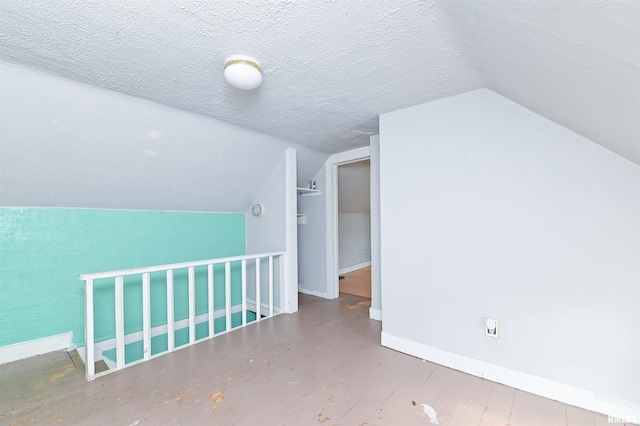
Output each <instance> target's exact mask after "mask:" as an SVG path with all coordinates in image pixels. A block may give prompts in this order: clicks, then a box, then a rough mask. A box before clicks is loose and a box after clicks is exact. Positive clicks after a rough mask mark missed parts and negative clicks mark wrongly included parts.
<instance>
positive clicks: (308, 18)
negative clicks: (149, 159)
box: [0, 0, 640, 163]
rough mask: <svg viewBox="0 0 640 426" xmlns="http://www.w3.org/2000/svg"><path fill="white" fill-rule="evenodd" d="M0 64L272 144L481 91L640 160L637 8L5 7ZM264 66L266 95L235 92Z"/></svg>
mask: <svg viewBox="0 0 640 426" xmlns="http://www.w3.org/2000/svg"><path fill="white" fill-rule="evenodd" d="M0 13H1V15H0V16H1V23H2V25H1V29H0V55H1V57H2V59H3V60H5V61H9V62H14V63H18V64H21V65H26V66H29V67H33V68H36V69H39V70H42V71H44V72H47V73H51V74H55V75H58V76H61V77H64V78H69V79H72V80H76V81H80V82H83V83H87V84H90V85H93V86H98V87H101V88H106V89H110V90H115V91H118V92H122V93H125V94H129V95H133V96H136V97H140V98H143V99H147V100H152V101H155V102H159V103H162V104H165V105H168V106H171V107H176V108H180V109H184V110H187V111H191V112H195V113H198V114H203V115H206V116H210V117H214V118H217V119H219V120H222V121H226V122H228V123H232V124H236V125H239V126H242V127H245V128H248V129H252V130H256V131H259V132H263V133H268V134H272V135H276V136H279V137H281V138H284V139H286V140H289V141H292V142H295V143H297V144H301V145H306V146H309V147H312V148H315V149H317V150H320V151H322V152H325V153H334V152H339V151H344V150H347V149H350V148H354V147H358V146H363V145H366V144H368V135H369V134H373V133H377V132H378V118H377V116H378V114H380V113H385V112H389V111H392V110H396V109H399V108H402V107H407V106H410V105H415V104H418V103H422V102H426V101H430V100H434V99H438V98H442V97H447V96H451V95H455V94H458V93H461V92H465V91H468V90H472V89H476V88H480V87H488V88H490V89H492V90H494V91H496V92H498V93H500V94H502V95H504V96H506V97H508V98H510V99H512V100H514V101H516V102H518V103H520V104H521V105H523V106H525V107H527V108H529V109H531V110H533V111H535V112H537V113H539V114H541V115H543V116H545V117H547V118H549V119H551V120H554V121H556V122H558V123H559V124H561V125H563V126H565V127H568V128H569V129H571V130H573V131H575V132H577V133H580V134H582V135H583V136H585V137H587V138H589V139H592V140H594V141H595V142H597V143H600V144H601V145H603V146H605V147H607V148H609V149H611V150H613V151H615V152H617V153H619V154H621V155H623V156H625V157H627V158H628V159H630V160H632V161H634V162H636V163H640V119H639V117H640V75H639V69H640V68H639V67H640V65H639V64H640V58H639V56H640V30H639V28H640V25H639V23H640V16H639V15H640V6H639V2H637V1H620V0H600V1H593V0H581V1H577V0H575V1H555V0H554V1H518V0H509V1H496V0H485V1H472V0H468V1H463V0H453V1H451V0H446V1H445V0H438V1H418V0H378V1H376V2H372V1H370V0H359V1H358V0H352V1H349V2H345V1H329V0H327V1H294V0H289V1H287V0H280V1H265V0H245V1H239V0H226V1H215V2H214V1H196V0H169V1H163V2H160V1H136V0H130V1H124V2H121V1H87V0H58V1H44V0H42V1H8V0H4V1H1V2H0ZM236 53H243V54H249V55H253V56H255V57H256V58H257V59H258V60H259V61H260V62H261V64H262V67H263V70H264V83H263V85H262V86H261V87H260V88H259V89H257V90H256V91H252V92H244V91H239V90H237V89H234V88H231V87H230V86H228V85H227V84H226V83H225V82H224V80H223V76H222V71H223V63H224V58H225V57H226V56H228V55H231V54H236Z"/></svg>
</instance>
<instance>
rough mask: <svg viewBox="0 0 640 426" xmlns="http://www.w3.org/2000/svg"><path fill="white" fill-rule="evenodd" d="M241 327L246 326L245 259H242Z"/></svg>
mask: <svg viewBox="0 0 640 426" xmlns="http://www.w3.org/2000/svg"><path fill="white" fill-rule="evenodd" d="M242 325H247V259H242Z"/></svg>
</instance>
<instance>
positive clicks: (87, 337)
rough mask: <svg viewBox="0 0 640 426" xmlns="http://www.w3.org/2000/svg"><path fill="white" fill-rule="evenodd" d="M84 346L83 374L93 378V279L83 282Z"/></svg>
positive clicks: (94, 370) (94, 368)
mask: <svg viewBox="0 0 640 426" xmlns="http://www.w3.org/2000/svg"><path fill="white" fill-rule="evenodd" d="M84 307H85V308H84V312H85V321H84V348H85V351H86V352H85V361H86V362H85V370H86V371H85V374H86V376H87V380H93V378H94V376H95V373H96V364H95V347H94V346H93V345H94V344H95V343H94V331H93V280H92V279H88V280H85V282H84Z"/></svg>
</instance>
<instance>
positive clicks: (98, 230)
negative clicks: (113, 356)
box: [0, 208, 246, 346]
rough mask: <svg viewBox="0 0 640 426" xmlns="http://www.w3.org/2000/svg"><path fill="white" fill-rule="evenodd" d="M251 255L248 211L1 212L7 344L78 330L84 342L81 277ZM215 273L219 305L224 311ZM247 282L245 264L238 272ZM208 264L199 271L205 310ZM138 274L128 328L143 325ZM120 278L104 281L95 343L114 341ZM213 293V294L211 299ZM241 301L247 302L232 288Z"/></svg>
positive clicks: (1, 338)
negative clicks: (116, 290)
mask: <svg viewBox="0 0 640 426" xmlns="http://www.w3.org/2000/svg"><path fill="white" fill-rule="evenodd" d="M245 253H246V229H245V215H244V214H240V213H238V214H225V213H185V212H160V211H124V210H123V211H120V210H91V209H64V208H60V209H55V208H2V209H0V346H5V345H9V344H14V343H19V342H25V341H29V340H33V339H38V338H42V337H47V336H52V335H56V334H61V333H66V332H69V331H72V332H73V341H74V343H75V344H76V345H77V346H82V345H84V286H83V283H82V282H81V281H79V280H78V275H79V274H82V273H91V272H101V271H109V270H116V269H124V268H134V267H140V266H150V265H158V264H166V263H176V262H186V261H192V260H201V259H211V258H217V257H226V256H236V255H242V254H245ZM222 274H223V271H222V270H221V269H220V268H217V269H216V274H215V278H216V283H217V284H218V283H219V284H220V285H216V290H215V292H214V294H215V296H216V303H215V305H216V306H215V308H216V309H220V308H222V307H223V303H224V302H223V297H224V294H223V289H224V287H223V285H222V284H223V275H222ZM163 275H164V274H153V275H152V292H151V293H152V304H153V305H155V306H156V307H155V308H154V309H153V310H152V325H158V324H162V323H163V321H165V322H166V309H165V308H164V306H163V305H162V304H163V303H166V287H165V283H164V276H163ZM232 275H233V277H234V280H235V281H238V280H237V278H238V276H239V266H238V265H235V266H234V267H233V274H232ZM206 280H207V279H206V267H205V268H198V269H197V272H196V294H197V295H198V296H199V299H200V302H199V303H198V304H197V307H196V311H197V313H198V314H200V313H203V312H206V310H207V309H206ZM139 281H140V280H139V278H131V279H126V280H125V304H126V305H127V306H128V307H127V309H126V311H125V329H126V332H127V333H130V332H133V331H138V330H140V329H141V323H142V316H141V313H140V308H139V306H140V304H139V302H138V301H139V300H141V297H142V292H141V286H140V284H139ZM175 281H176V282H175V302H176V314H175V317H176V320H179V319H182V318H185V317H186V316H187V306H188V304H187V293H186V285H187V284H186V271H185V272H184V273H183V272H179V271H177V272H176V276H175ZM112 283H113V280H99V281H96V291H95V305H96V318H97V319H96V324H98V322H99V320H100V319H106V320H107V321H101V322H102V325H96V340H97V341H100V340H104V339H108V338H112V337H113V324H112V320H111V321H109V319H110V318H113V288H112V287H113V286H112ZM203 295H204V297H202V296H203ZM232 302H233V304H236V303H239V302H240V295H239V291H237V289H236V291H232Z"/></svg>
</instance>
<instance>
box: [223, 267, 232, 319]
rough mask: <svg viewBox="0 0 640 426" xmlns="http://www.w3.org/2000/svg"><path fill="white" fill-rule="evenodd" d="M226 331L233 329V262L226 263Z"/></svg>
mask: <svg viewBox="0 0 640 426" xmlns="http://www.w3.org/2000/svg"><path fill="white" fill-rule="evenodd" d="M224 275H225V276H224V300H225V316H226V318H225V319H226V320H227V322H226V328H225V331H231V262H225V264H224Z"/></svg>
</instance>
